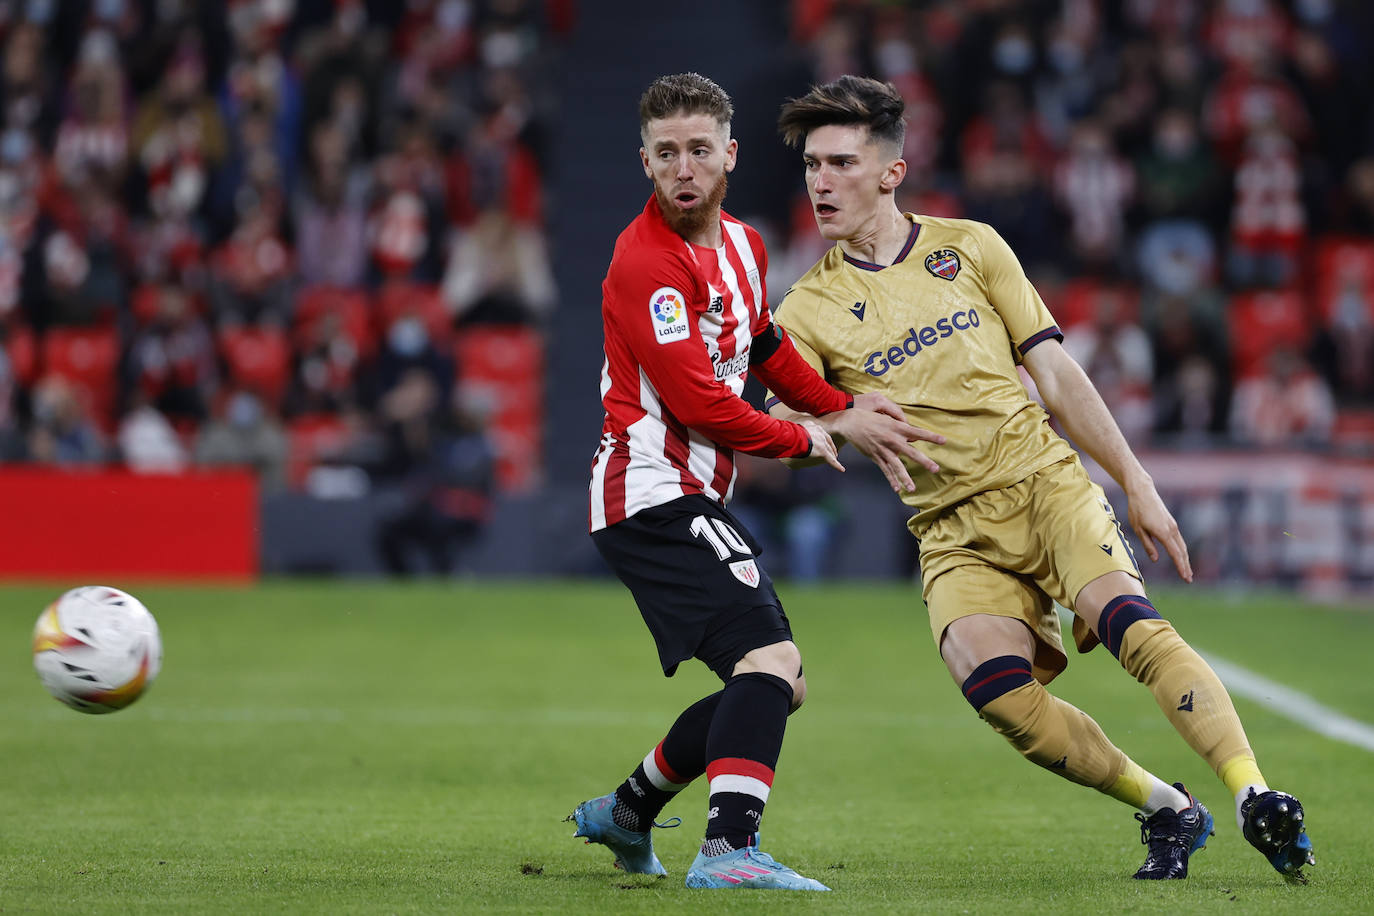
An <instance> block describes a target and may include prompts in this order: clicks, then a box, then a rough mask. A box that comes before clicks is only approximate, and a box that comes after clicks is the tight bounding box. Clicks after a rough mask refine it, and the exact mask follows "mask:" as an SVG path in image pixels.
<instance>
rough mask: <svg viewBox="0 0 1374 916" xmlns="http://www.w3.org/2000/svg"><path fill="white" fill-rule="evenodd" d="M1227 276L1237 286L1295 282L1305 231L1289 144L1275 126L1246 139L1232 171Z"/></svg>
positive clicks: (1298, 181) (1299, 176)
mask: <svg viewBox="0 0 1374 916" xmlns="http://www.w3.org/2000/svg"><path fill="white" fill-rule="evenodd" d="M1235 175H1236V177H1235V197H1234V199H1233V203H1232V205H1231V245H1230V253H1229V255H1228V257H1227V267H1228V270H1227V273H1228V274H1229V275H1230V278H1231V281H1232V282H1233V283H1235V284H1237V285H1238V286H1242V287H1246V286H1269V287H1281V286H1287V285H1288V284H1289V283H1291V282H1293V281H1294V280H1295V279H1296V278H1297V272H1298V268H1299V263H1298V256H1299V254H1300V249H1301V246H1302V242H1303V240H1304V238H1305V236H1306V231H1307V213H1306V210H1305V209H1304V206H1303V201H1302V172H1301V169H1300V168H1299V165H1298V159H1297V150H1296V148H1295V147H1294V145H1293V141H1292V140H1290V139H1289V138H1288V136H1286V135H1285V134H1283V133H1282V132H1280V131H1279V130H1278V129H1277V128H1274V127H1266V128H1260V129H1257V130H1256V131H1255V132H1254V133H1252V134H1251V135H1250V136H1249V138H1248V139H1247V140H1246V142H1245V145H1244V150H1243V152H1242V154H1241V157H1240V163H1239V165H1238V167H1237V169H1236V173H1235Z"/></svg>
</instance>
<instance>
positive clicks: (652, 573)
mask: <svg viewBox="0 0 1374 916" xmlns="http://www.w3.org/2000/svg"><path fill="white" fill-rule="evenodd" d="M592 540H593V541H594V542H595V543H596V548H597V550H599V551H600V552H601V556H602V557H604V558H605V559H606V562H607V563H609V564H610V567H611V569H613V570H615V574H616V575H617V576H619V577H620V581H621V582H624V583H625V586H626V587H627V588H629V590H630V593H631V594H633V595H634V598H635V603H636V604H638V605H639V613H640V615H641V616H642V617H643V618H644V622H645V623H646V624H647V625H648V627H649V632H650V633H652V634H653V637H654V642H655V644H656V645H657V646H658V659H659V662H660V664H662V666H663V673H664V674H665V675H667V676H668V677H672V676H673V674H674V673H676V671H677V666H678V664H679V663H681V662H683V661H686V660H687V659H689V658H699V659H701V660H702V661H703V662H705V663H706V666H707V667H708V668H710V669H711V670H712V671H714V672H715V673H716V674H717V675H718V676H719V677H720V678H721V680H725V679H726V678H728V677H730V672H731V671H732V670H733V669H734V667H735V663H736V662H738V661H739V660H740V659H741V658H743V657H744V656H745V655H746V654H748V653H749V652H750V651H751V650H753V649H758V648H760V647H762V646H771V645H773V644H774V643H778V642H786V641H788V640H791V639H792V628H791V626H790V625H789V624H788V622H787V615H786V614H785V613H783V610H782V603H781V602H780V601H779V600H778V595H777V592H775V591H774V590H773V580H772V579H770V578H769V577H768V574H767V573H766V572H764V570H763V567H762V566H760V565H759V562H758V559H757V554H758V552H759V546H758V543H757V542H756V541H755V540H754V537H753V535H751V534H750V533H749V532H748V531H747V530H746V529H745V527H744V526H743V525H741V524H740V523H739V522H738V521H737V520H736V519H735V517H734V516H733V515H731V514H730V513H729V511H727V510H726V508H725V507H724V506H722V505H720V504H719V503H717V502H715V501H714V500H711V499H709V498H707V497H705V496H702V495H700V494H691V495H688V496H682V497H679V498H677V499H675V500H673V501H672V502H669V503H665V504H663V505H661V506H653V507H651V508H649V509H641V510H640V511H638V512H636V513H635V514H634V515H632V516H630V517H629V518H627V519H625V520H624V521H622V522H617V523H616V524H614V525H611V526H609V527H607V528H603V529H601V530H600V531H594V532H592Z"/></svg>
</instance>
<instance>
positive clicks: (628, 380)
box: [571, 73, 939, 890]
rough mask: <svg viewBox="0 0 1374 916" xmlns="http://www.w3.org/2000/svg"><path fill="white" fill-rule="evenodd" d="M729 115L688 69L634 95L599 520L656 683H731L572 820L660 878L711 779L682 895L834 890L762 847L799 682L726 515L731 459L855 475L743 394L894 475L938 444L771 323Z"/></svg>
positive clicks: (610, 315) (758, 574) (769, 596)
mask: <svg viewBox="0 0 1374 916" xmlns="http://www.w3.org/2000/svg"><path fill="white" fill-rule="evenodd" d="M732 113H733V109H732V106H731V104H730V99H729V97H728V96H727V95H726V94H725V92H724V91H723V90H722V89H721V88H720V87H719V86H717V85H716V84H715V83H713V82H711V81H710V80H709V79H706V78H705V77H703V76H700V75H699V74H695V73H686V74H678V75H676V76H666V77H662V78H660V79H658V80H656V81H655V82H654V83H653V84H652V85H651V86H650V87H649V89H648V90H647V91H646V92H645V94H644V96H643V97H642V98H641V100H640V134H641V138H642V140H643V142H644V146H643V148H641V150H640V157H641V160H642V162H643V166H644V173H645V175H646V176H647V177H648V178H650V179H651V180H652V181H653V184H654V195H653V197H652V198H650V200H649V201H648V203H647V204H646V205H645V207H644V210H643V212H642V213H640V215H639V216H638V217H637V218H636V219H635V220H634V221H633V222H631V223H630V225H629V227H628V228H626V229H625V231H624V232H622V233H621V235H620V238H619V239H618V240H617V241H616V246H615V254H614V256H613V257H612V260H611V266H610V269H609V271H608V272H607V274H606V279H605V282H604V284H603V287H602V292H603V302H602V317H603V323H604V329H605V348H606V361H605V365H604V367H603V368H602V372H601V397H602V403H603V404H604V405H605V409H606V419H605V424H604V426H603V429H602V437H601V444H600V447H599V449H598V450H597V453H596V458H595V460H594V461H593V464H592V480H591V487H590V511H589V523H590V524H589V527H590V528H591V531H592V538H593V540H594V541H595V543H596V546H597V549H598V550H599V551H600V552H601V554H602V556H603V557H604V558H605V559H606V561H607V562H608V563H609V564H610V566H611V567H612V569H614V570H615V572H616V574H617V575H618V576H619V577H620V579H621V581H623V582H624V583H625V584H626V586H628V587H629V589H630V591H631V592H632V593H633V595H634V597H635V601H636V603H637V604H638V605H639V609H640V613H641V615H642V617H643V618H644V621H645V623H646V624H647V625H648V627H649V630H650V632H651V633H652V634H653V636H654V641H655V643H656V644H657V647H658V653H659V661H660V663H661V665H662V667H663V671H664V673H665V674H667V675H669V676H671V675H672V674H673V673H674V672H675V671H676V669H677V666H678V664H679V663H680V662H682V661H685V660H686V659H689V658H699V659H701V660H702V661H703V662H704V663H706V665H707V666H708V667H710V668H711V669H712V670H713V671H714V672H716V674H717V675H718V676H719V677H720V678H721V680H722V681H723V682H724V688H723V689H722V690H720V691H719V692H717V693H714V694H712V695H710V696H708V697H706V698H704V699H702V700H699V701H698V702H696V703H694V704H693V705H692V706H690V707H689V708H688V709H687V710H686V711H684V712H683V713H682V715H681V716H679V718H678V720H677V722H676V723H675V724H674V725H673V727H672V728H671V729H670V730H669V732H668V734H667V736H666V737H664V739H663V740H662V741H661V742H660V743H659V744H658V746H657V747H655V748H654V749H653V750H652V751H650V752H649V753H648V754H647V755H646V756H645V757H644V760H643V762H641V763H640V764H639V766H638V767H637V768H636V769H635V771H634V772H633V773H632V774H631V775H630V776H629V777H628V778H627V779H626V780H625V781H624V782H623V783H622V784H621V785H620V787H619V788H617V789H616V791H615V792H612V793H610V794H608V795H604V796H602V797H600V798H595V799H591V800H590V801H587V802H583V803H582V804H580V805H578V807H577V809H576V811H574V812H573V814H572V816H571V819H573V820H576V821H577V826H578V831H577V835H578V836H584V837H586V838H587V840H588V842H596V843H602V844H604V845H606V846H608V847H609V848H610V849H611V851H612V852H613V853H615V856H616V864H617V865H618V866H619V867H621V868H624V869H626V870H627V871H632V872H641V873H648V874H663V873H664V870H663V866H662V864H661V863H660V862H659V861H658V858H657V857H656V856H655V855H654V853H653V844H652V841H651V839H650V836H649V829H650V827H651V826H653V824H654V818H655V817H656V816H657V815H658V813H659V812H660V811H661V810H662V809H663V807H664V805H665V804H667V802H668V801H669V799H671V798H672V797H673V795H674V794H676V793H677V792H678V791H680V790H682V789H683V788H685V787H686V786H687V785H688V784H689V783H691V782H692V780H694V779H695V778H696V777H698V776H700V775H702V774H706V775H707V776H708V778H709V781H710V798H709V802H708V805H709V812H710V813H709V815H708V823H707V828H706V834H705V839H704V840H703V842H702V847H701V852H700V854H699V855H698V856H697V859H696V861H695V862H694V863H693V864H692V867H691V869H690V870H689V872H688V875H687V885H688V886H689V887H715V888H735V887H767V888H781V889H794V890H825V889H826V888H825V886H824V885H822V884H820V883H819V882H817V881H815V880H813V879H811V878H807V877H804V876H802V875H799V874H797V873H796V872H795V871H793V870H792V869H790V868H787V867H786V866H783V865H780V864H778V863H777V862H776V861H774V860H773V859H772V858H771V857H770V856H768V855H766V854H764V853H761V852H759V850H758V848H757V839H756V834H757V832H758V828H759V821H760V819H761V817H762V813H763V808H764V804H765V803H766V802H767V800H768V795H769V791H770V789H771V787H772V783H773V773H774V768H775V767H776V765H777V760H778V755H779V752H780V751H781V748H782V739H783V732H784V728H785V725H786V721H787V716H788V715H789V713H790V712H791V711H793V710H795V709H796V708H798V707H799V706H800V705H801V702H802V699H803V697H804V696H805V692H806V681H805V679H804V678H803V676H802V668H801V654H800V652H799V651H798V649H797V647H796V644H795V643H794V642H793V640H792V632H791V628H790V625H789V622H788V620H787V615H786V614H785V613H783V610H782V605H781V603H780V602H779V600H778V597H777V594H776V593H775V592H774V590H773V585H772V581H771V580H770V579H769V577H768V575H767V573H766V572H764V571H763V569H762V568H760V567H759V565H758V564H757V562H756V559H755V554H756V553H757V546H756V545H755V543H754V540H753V538H752V537H751V536H750V535H749V532H748V531H747V530H745V529H744V528H743V526H741V525H740V523H739V522H738V521H737V520H736V519H735V518H734V517H733V516H732V515H731V514H730V513H729V511H728V510H727V509H726V508H725V503H726V501H727V500H728V499H729V497H730V495H731V489H732V487H733V485H734V479H735V465H734V458H733V454H734V450H735V449H740V450H743V451H746V452H750V453H752V454H757V455H763V456H766V457H779V458H796V457H806V456H811V457H819V458H823V459H824V460H825V461H826V462H828V463H829V464H831V465H833V466H834V467H836V468H838V469H839V470H844V468H843V467H842V466H841V465H840V463H839V461H838V459H837V457H836V449H835V443H834V441H833V440H832V439H831V438H830V436H829V435H828V434H827V433H826V432H825V431H823V430H822V429H821V427H820V425H819V424H818V423H816V422H815V421H814V420H811V419H806V420H803V421H802V422H800V423H792V422H788V421H780V420H776V419H774V418H772V417H770V416H768V415H767V414H765V413H763V412H762V411H759V410H756V409H755V408H754V407H752V406H751V405H750V404H749V403H748V402H746V401H745V400H743V399H742V398H741V393H742V392H743V390H744V384H745V380H746V378H747V376H748V374H749V373H750V372H753V373H755V374H757V375H758V376H759V378H760V379H761V380H762V381H763V382H764V383H765V384H766V385H768V387H769V388H770V389H771V390H772V391H773V392H774V393H775V394H777V395H778V396H779V397H780V398H781V399H782V401H783V402H785V403H787V404H789V405H792V406H793V407H794V408H795V409H797V410H799V411H803V412H805V413H808V414H811V415H813V416H822V415H827V414H833V413H836V412H839V411H843V412H844V413H845V414H846V415H847V416H846V418H845V419H846V420H848V422H845V423H836V425H835V429H836V432H837V433H838V434H841V435H851V436H860V437H864V438H865V439H866V440H868V441H871V440H872V439H875V438H876V439H881V440H884V441H885V442H886V443H887V446H888V452H887V454H889V455H890V456H891V459H892V462H893V463H894V464H895V465H896V466H897V467H898V468H900V467H901V461H900V456H906V457H908V458H910V459H911V460H914V461H917V462H919V463H924V464H927V465H928V466H929V465H931V464H933V463H931V462H929V459H926V458H924V456H922V455H921V454H920V453H919V452H917V451H916V450H915V449H913V448H912V447H911V446H910V442H911V441H914V440H918V439H935V440H937V441H938V440H939V437H934V436H932V435H931V434H929V433H926V432H924V431H923V430H919V429H917V428H915V427H911V426H908V425H907V424H906V423H905V422H904V421H903V420H901V419H900V416H899V414H898V413H897V411H896V408H895V405H892V404H891V403H890V402H888V401H887V399H886V398H885V397H871V396H863V397H861V398H857V399H851V398H849V397H848V396H846V395H844V394H842V393H841V392H839V391H837V390H835V389H834V388H832V387H831V386H830V385H828V384H827V383H826V382H825V381H824V380H823V379H822V378H821V377H820V376H819V375H817V374H816V372H815V371H814V370H813V369H811V367H810V366H809V365H808V364H807V363H806V362H805V361H804V360H803V359H802V358H801V356H800V355H799V354H798V353H797V351H796V350H795V348H794V347H793V345H792V343H791V341H790V340H788V339H787V337H786V336H785V335H784V334H782V333H781V332H780V331H779V330H778V329H777V328H776V327H775V326H774V325H773V323H772V317H771V315H770V313H769V309H768V303H767V298H766V291H765V287H764V277H765V274H766V272H767V256H766V254H765V252H764V247H763V242H762V240H761V239H760V238H759V235H758V233H757V232H755V231H754V230H753V229H752V228H750V227H749V226H747V225H745V224H744V223H742V222H740V221H739V220H736V219H734V218H733V217H731V216H729V215H728V214H726V213H724V212H723V211H722V210H721V202H722V201H723V199H724V197H725V187H726V173H728V172H729V171H731V170H732V169H733V168H734V165H735V154H736V148H737V147H736V142H735V141H734V140H733V139H731V138H730V118H731V115H732ZM851 408H854V409H851ZM833 419H834V418H832V421H833ZM866 454H871V452H866ZM875 460H878V461H879V463H880V464H881V463H882V462H881V460H880V459H877V458H876V457H875ZM885 471H888V472H889V473H891V472H890V470H889V469H886V468H885ZM901 473H903V474H905V471H904V470H903V471H902V472H901Z"/></svg>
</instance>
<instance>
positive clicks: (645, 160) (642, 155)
mask: <svg viewBox="0 0 1374 916" xmlns="http://www.w3.org/2000/svg"><path fill="white" fill-rule="evenodd" d="M639 161H640V163H641V164H642V165H643V166H644V177H645V178H648V179H649V180H650V181H653V180H654V170H653V169H651V168H649V151H648V150H646V149H645V148H644V147H642V146H641V147H640V148H639Z"/></svg>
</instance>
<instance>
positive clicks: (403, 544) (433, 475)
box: [376, 369, 495, 575]
mask: <svg viewBox="0 0 1374 916" xmlns="http://www.w3.org/2000/svg"><path fill="white" fill-rule="evenodd" d="M443 390H445V389H441V388H439V387H437V386H436V385H435V384H434V380H433V377H432V376H430V375H429V374H428V373H426V372H424V371H423V370H420V369H411V370H409V371H407V372H406V374H405V375H403V376H402V377H401V379H400V381H399V382H398V383H397V384H396V386H395V387H394V388H393V389H392V390H391V391H389V392H388V393H387V395H386V397H385V398H383V400H382V404H381V405H380V415H381V419H382V422H383V424H384V429H385V434H386V442H387V452H386V456H385V458H384V460H383V463H382V465H381V466H380V467H378V468H377V469H376V476H377V478H378V480H379V482H380V484H381V486H382V487H384V488H385V489H386V490H387V491H388V492H389V493H390V495H391V496H392V499H391V502H392V509H391V511H390V512H388V513H387V514H386V515H385V516H384V517H383V518H382V519H381V520H380V521H379V524H378V529H377V547H378V550H379V551H380V553H381V555H382V559H383V561H384V562H385V564H386V568H387V570H388V571H389V572H391V573H392V574H393V575H407V574H414V573H417V572H421V571H422V569H423V567H422V566H421V565H420V564H418V563H416V562H415V556H414V555H415V554H417V553H418V554H423V555H425V556H426V557H427V560H428V563H429V570H430V572H432V573H434V574H437V575H448V574H451V573H453V572H455V571H456V570H457V568H458V554H459V551H460V550H461V548H462V547H463V546H464V545H465V544H466V543H467V542H469V541H470V540H472V539H473V538H474V537H475V536H476V535H477V534H478V533H479V532H480V531H481V529H482V528H483V526H484V525H485V524H486V521H487V515H488V512H489V509H490V502H491V493H492V489H493V485H494V481H495V474H494V456H493V452H492V448H491V444H490V443H489V442H488V440H487V438H486V435H485V433H484V432H483V427H484V418H483V417H482V416H480V415H479V414H477V413H475V412H473V410H472V407H471V405H468V404H466V403H465V402H464V401H463V400H461V399H459V398H454V399H452V403H451V404H448V405H445V404H443V403H442V401H443V396H442V394H441V392H442V391H443Z"/></svg>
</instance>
